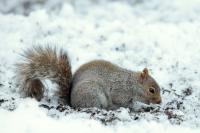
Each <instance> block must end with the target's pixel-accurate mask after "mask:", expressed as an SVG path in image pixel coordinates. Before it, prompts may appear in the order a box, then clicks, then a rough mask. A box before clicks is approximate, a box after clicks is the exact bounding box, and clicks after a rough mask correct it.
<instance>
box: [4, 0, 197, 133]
mask: <svg viewBox="0 0 200 133" xmlns="http://www.w3.org/2000/svg"><path fill="white" fill-rule="evenodd" d="M27 3H29V4H27ZM25 5H26V6H25ZM199 9H200V1H198V0H167V1H162V0H148V1H147V0H124V1H123V0H102V1H100V0H93V1H92V0H85V1H82V0H74V1H73V0H57V1H55V0H35V1H34V0H31V1H27V0H13V1H4V0H0V39H1V41H0V118H1V121H0V130H1V132H3V133H12V132H16V131H17V132H20V133H25V132H26V133H27V132H28V133H29V132H30V133H31V132H33V133H35V132H37V133H39V132H64V131H65V132H66V131H73V132H105V133H106V132H109V133H110V132H116V133H118V132H119V133H120V132H127V133H129V132H138V133H146V132H150V133H151V132H152V133H157V132H159V133H165V132H182V133H186V132H187V133H188V132H191V133H193V132H199V131H200V89H199V88H200V84H199V80H200V70H199V68H200V64H199V62H200V56H199V51H200V45H199V43H200V38H199V36H200V30H199V27H200V16H199V12H200V10H199ZM31 45H52V46H57V47H58V48H64V49H65V50H66V51H68V54H69V57H70V59H71V63H72V69H73V72H74V71H75V70H76V69H77V68H78V67H79V66H80V65H81V64H83V63H85V62H87V61H90V60H93V59H105V60H109V61H111V62H113V63H115V64H118V65H119V66H121V67H124V68H127V69H131V70H137V71H141V70H142V69H143V68H144V67H147V68H149V70H150V73H151V75H152V76H153V77H154V78H155V79H156V80H157V82H158V83H159V85H160V86H161V88H162V104H161V105H160V106H159V105H150V106H148V107H144V108H143V109H142V111H139V112H133V111H131V110H129V109H124V108H120V109H119V110H116V111H105V110H98V109H82V110H75V109H72V108H70V107H60V106H59V105H57V104H56V102H54V101H51V102H50V103H48V102H47V100H46V99H48V98H50V99H51V98H53V96H49V95H48V94H47V96H46V98H44V99H43V100H42V101H41V102H37V101H35V100H34V99H31V98H23V97H21V95H20V94H19V91H18V90H19V88H18V86H17V83H16V82H15V67H14V64H15V63H17V62H19V61H20V60H21V56H20V53H22V51H23V50H24V49H26V48H29V47H31ZM47 86H49V88H54V85H52V84H51V83H47ZM50 94H51V93H50Z"/></svg>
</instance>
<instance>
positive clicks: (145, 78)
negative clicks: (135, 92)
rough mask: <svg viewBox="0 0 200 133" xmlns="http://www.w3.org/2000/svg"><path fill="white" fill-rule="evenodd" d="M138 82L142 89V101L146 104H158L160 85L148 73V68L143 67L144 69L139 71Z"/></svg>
mask: <svg viewBox="0 0 200 133" xmlns="http://www.w3.org/2000/svg"><path fill="white" fill-rule="evenodd" d="M139 83H140V86H141V88H142V89H143V92H144V94H143V97H144V100H143V101H144V102H145V103H146V104H150V103H153V104H160V103H161V96H160V87H159V85H158V84H157V82H156V81H155V79H154V78H152V77H151V76H150V75H149V72H148V69H147V68H144V70H143V71H142V72H141V73H139Z"/></svg>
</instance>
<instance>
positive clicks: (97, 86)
mask: <svg viewBox="0 0 200 133" xmlns="http://www.w3.org/2000/svg"><path fill="white" fill-rule="evenodd" d="M23 56H24V58H25V60H24V62H20V63H18V64H17V74H16V77H17V79H18V80H17V81H18V83H19V85H20V88H21V92H22V93H23V94H24V95H25V96H29V97H33V98H36V99H37V100H38V101H40V100H41V99H42V98H43V94H44V89H45V86H44V85H43V83H42V80H43V79H49V80H51V81H52V82H54V83H56V84H57V85H58V86H59V89H58V92H57V95H58V96H59V98H60V100H61V101H65V103H66V104H68V105H71V106H72V107H75V108H88V107H97V108H102V109H117V108H119V107H128V108H131V106H132V104H133V103H134V102H142V103H145V104H150V103H153V104H160V103H161V96H160V87H159V85H158V84H157V82H156V81H155V80H154V79H153V78H152V77H151V76H150V75H149V73H148V69H147V68H145V69H144V70H143V71H142V72H134V71H130V70H127V69H124V68H121V67H119V66H117V65H115V64H112V63H111V62H108V61H105V60H94V61H91V62H89V63H86V64H83V65H82V66H81V67H80V68H79V69H78V70H77V71H76V72H75V73H74V75H72V72H71V65H70V61H69V58H68V55H67V53H66V52H65V51H64V50H63V49H61V50H60V51H58V50H57V49H56V48H52V47H49V46H46V47H42V46H34V47H31V48H30V49H28V50H26V51H24V53H23Z"/></svg>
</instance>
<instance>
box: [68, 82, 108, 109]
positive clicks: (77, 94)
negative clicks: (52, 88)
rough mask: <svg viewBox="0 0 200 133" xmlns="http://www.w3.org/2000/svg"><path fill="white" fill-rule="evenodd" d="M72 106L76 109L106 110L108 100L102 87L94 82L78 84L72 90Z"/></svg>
mask: <svg viewBox="0 0 200 133" xmlns="http://www.w3.org/2000/svg"><path fill="white" fill-rule="evenodd" d="M71 105H72V107H75V108H77V107H79V108H89V107H97V108H104V109H106V108H107V106H108V100H107V98H106V96H105V94H104V92H103V88H102V86H100V85H99V84H98V82H96V81H93V80H92V81H85V82H81V83H78V84H76V86H75V87H73V88H72V93H71Z"/></svg>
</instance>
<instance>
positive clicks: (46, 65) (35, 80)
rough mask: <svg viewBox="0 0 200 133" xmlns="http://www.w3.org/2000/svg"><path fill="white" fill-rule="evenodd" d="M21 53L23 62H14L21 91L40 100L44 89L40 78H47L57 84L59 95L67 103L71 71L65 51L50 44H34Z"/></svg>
mask: <svg viewBox="0 0 200 133" xmlns="http://www.w3.org/2000/svg"><path fill="white" fill-rule="evenodd" d="M22 55H23V56H24V59H25V60H24V62H22V63H18V64H16V65H17V76H16V77H17V79H18V82H19V85H20V88H21V90H22V92H23V93H24V94H25V95H26V96H30V97H34V98H36V99H37V100H41V98H42V97H43V93H44V89H45V87H44V85H43V84H42V82H41V80H43V79H49V80H51V81H52V82H54V83H57V84H58V86H59V90H58V95H59V97H60V98H62V99H64V101H66V103H68V104H69V98H70V94H69V93H70V86H71V82H72V72H71V65H70V62H69V58H68V55H67V53H66V52H65V51H63V50H62V49H61V50H60V51H58V50H57V49H56V48H51V47H50V46H46V47H42V46H34V47H32V48H29V49H27V50H26V51H24V53H23V54H22Z"/></svg>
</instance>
